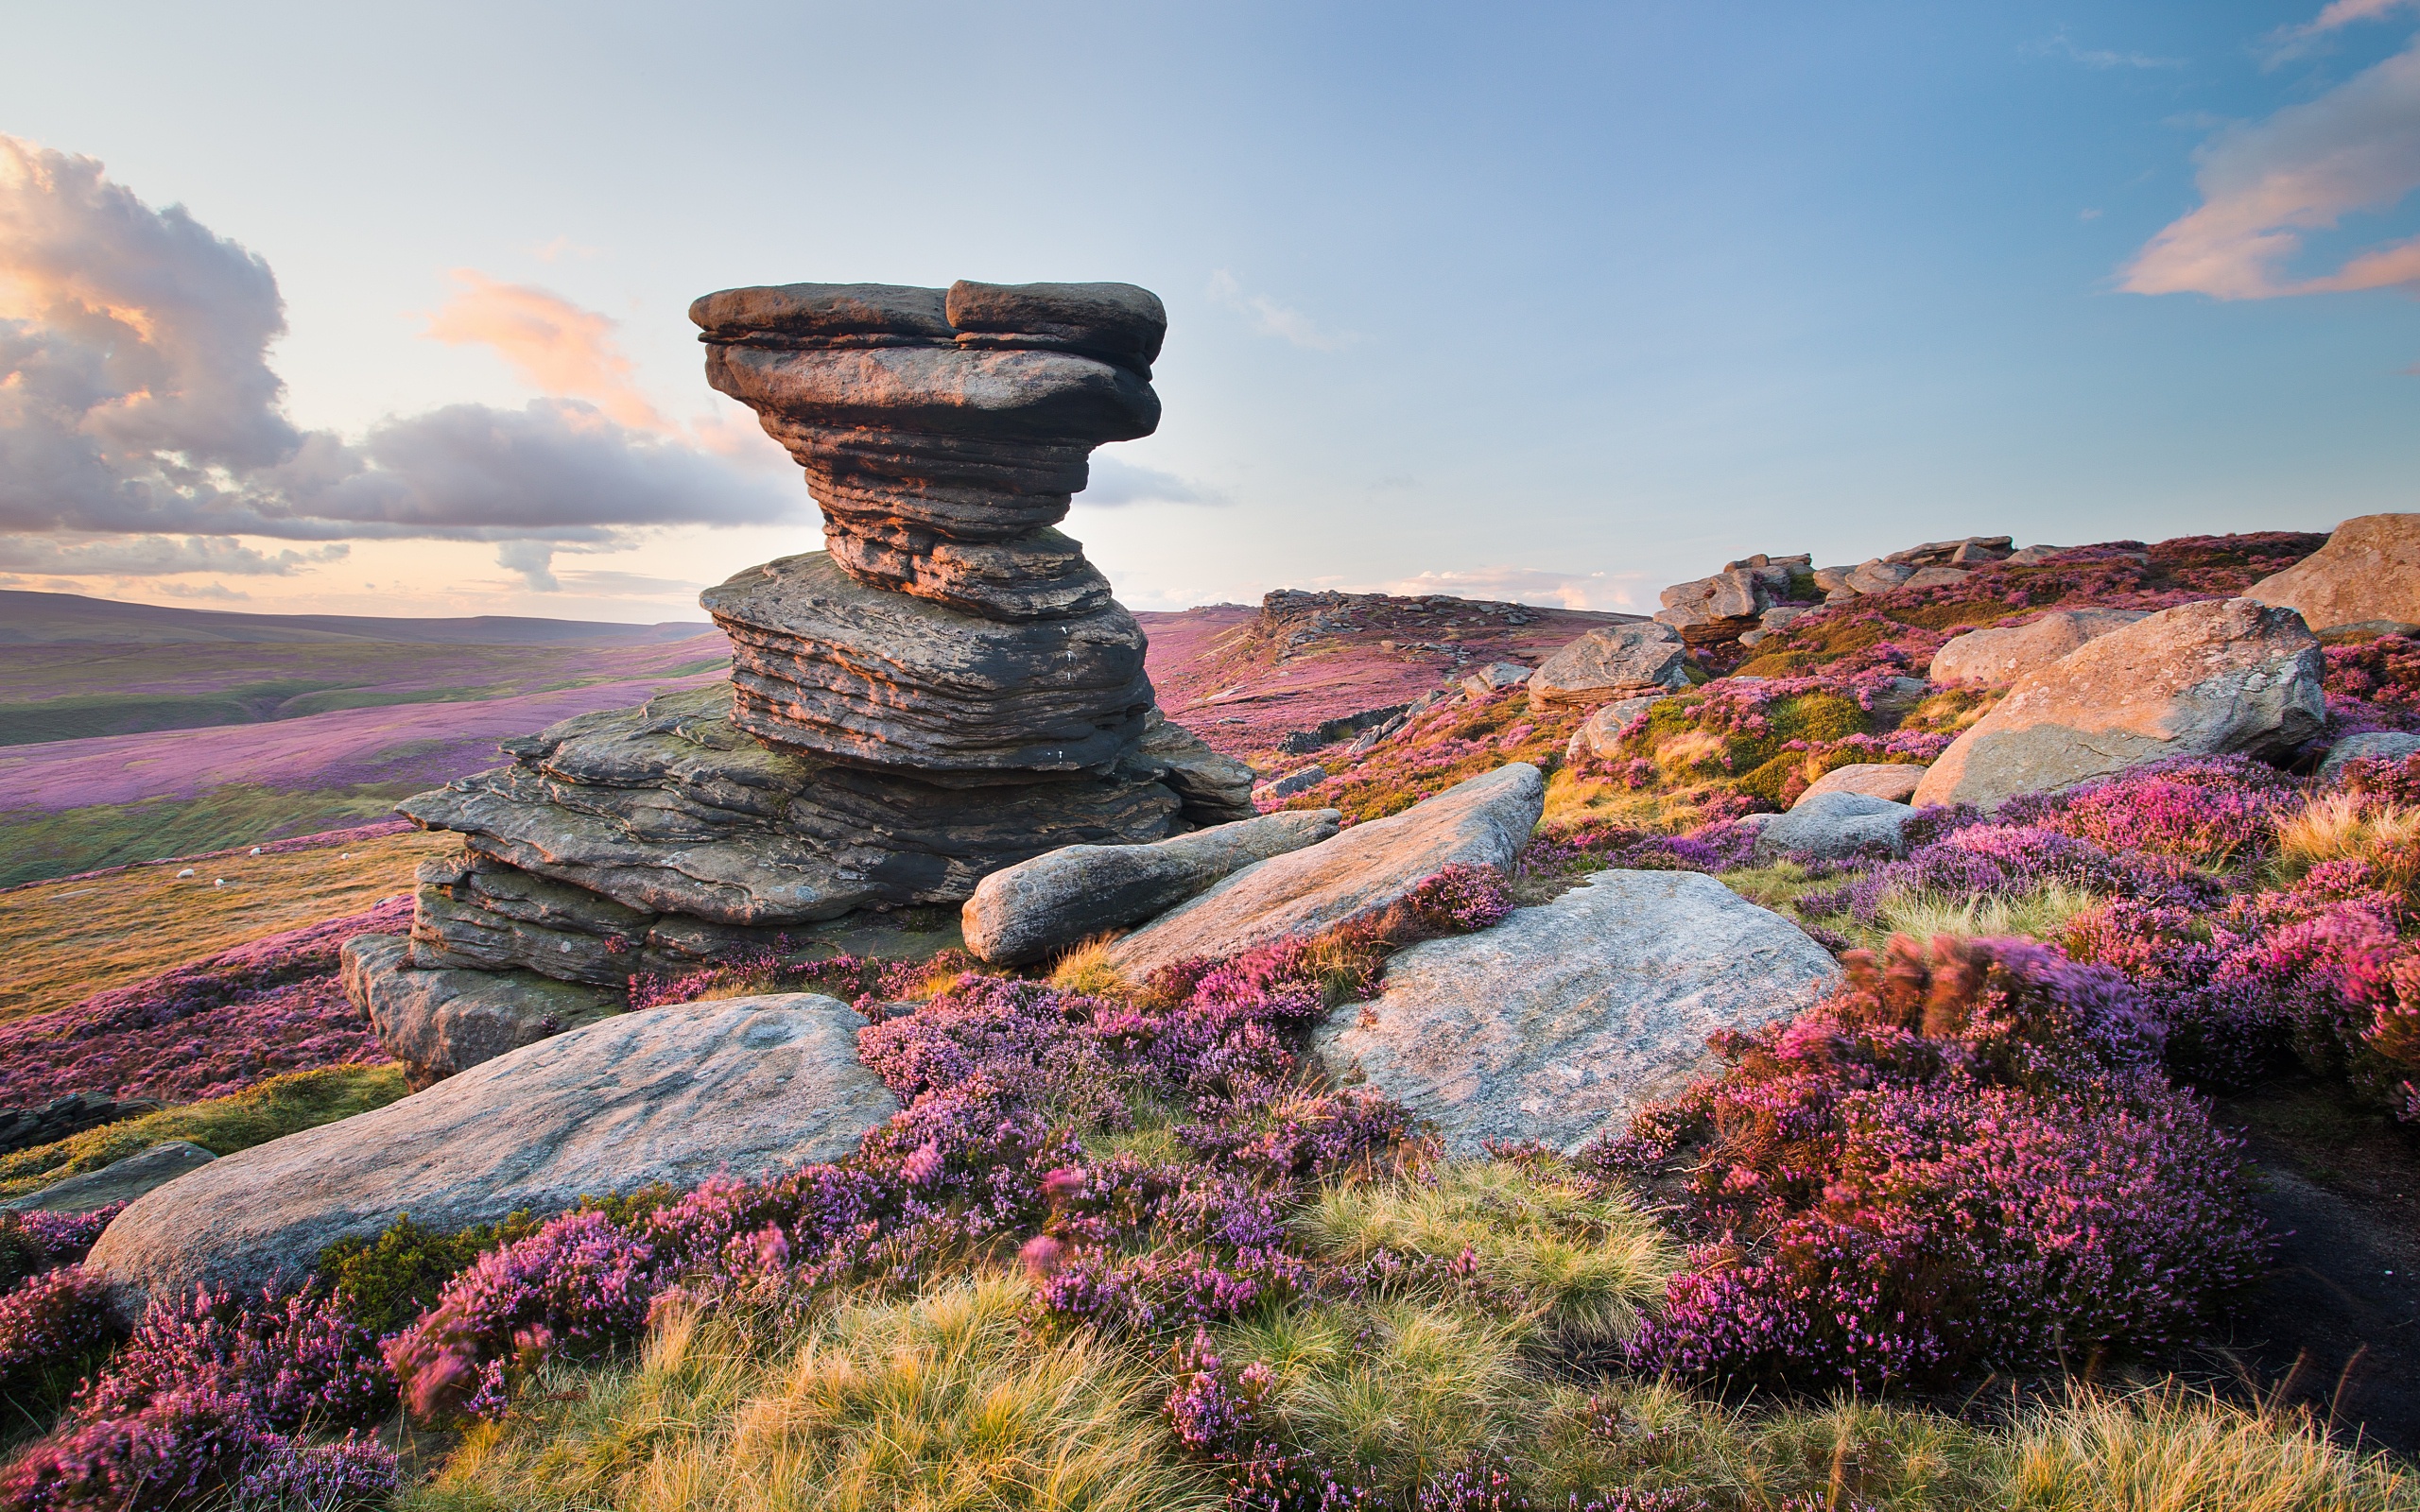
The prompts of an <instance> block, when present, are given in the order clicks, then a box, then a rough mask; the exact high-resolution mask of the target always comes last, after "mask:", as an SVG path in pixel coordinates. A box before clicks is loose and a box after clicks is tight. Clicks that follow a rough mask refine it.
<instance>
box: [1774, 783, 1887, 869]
mask: <svg viewBox="0 0 2420 1512" xmlns="http://www.w3.org/2000/svg"><path fill="white" fill-rule="evenodd" d="M1915 816H1916V811H1915V810H1914V809H1913V808H1910V806H1909V805H1907V804H1905V803H1894V802H1893V801H1892V800H1891V799H1885V798H1874V797H1872V796H1870V795H1868V794H1864V793H1852V792H1845V791H1841V790H1835V791H1833V792H1829V793H1822V794H1814V795H1810V797H1808V798H1806V799H1800V800H1799V801H1798V803H1797V804H1796V805H1795V806H1794V807H1792V808H1791V809H1790V811H1789V813H1787V814H1783V815H1779V816H1775V817H1773V818H1772V819H1771V820H1768V821H1767V822H1766V824H1765V826H1764V827H1763V828H1762V829H1761V830H1758V831H1757V832H1756V856H1757V858H1758V859H1759V860H1770V859H1772V858H1774V857H1777V856H1784V855H1806V856H1815V857H1818V858H1821V859H1825V860H1831V859H1836V858H1839V857H1841V856H1854V855H1863V854H1866V853H1868V852H1870V851H1886V852H1888V853H1889V854H1892V855H1894V856H1896V855H1905V854H1906V853H1907V850H1908V847H1907V843H1906V840H1905V838H1904V833H1905V831H1906V830H1907V827H1908V821H1909V820H1910V819H1912V818H1914V817H1915Z"/></svg>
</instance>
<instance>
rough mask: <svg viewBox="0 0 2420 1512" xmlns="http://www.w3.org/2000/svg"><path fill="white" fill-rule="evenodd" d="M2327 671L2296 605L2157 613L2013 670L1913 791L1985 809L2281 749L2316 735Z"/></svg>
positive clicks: (2228, 603) (2223, 603) (1929, 799)
mask: <svg viewBox="0 0 2420 1512" xmlns="http://www.w3.org/2000/svg"><path fill="white" fill-rule="evenodd" d="M2324 671H2325V662H2324V660H2323V658H2322V656H2321V654H2320V649H2319V639H2318V637H2316V636H2314V635H2312V634H2311V633H2310V631H2309V630H2308V628H2306V627H2304V625H2303V622H2302V617H2301V616H2300V615H2299V614H2297V613H2295V612H2294V611H2293V610H2286V609H2272V608H2269V607H2267V606H2265V605H2262V604H2259V603H2256V602H2255V601H2253V600H2251V599H2249V598H2230V599H2207V600H2204V601H2203V602H2201V603H2198V604H2185V605H2181V606H2179V607H2178V608H2175V609H2171V610H2162V611H2160V612H2159V613H2157V614H2152V615H2151V616H2149V617H2147V618H2144V619H2141V620H2137V621H2136V622H2135V623H2134V624H2132V625H2128V626H2125V627H2121V628H2119V629H2117V630H2113V631H2111V632H2110V633H2109V634H2106V635H2103V636H2100V637H2099V638H2098V639H2096V640H2093V641H2091V642H2089V643H2087V644H2084V645H2083V646H2082V647H2081V648H2079V649H2078V650H2075V651H2073V652H2070V653H2069V654H2068V655H2067V656H2066V657H2064V658H2062V659H2061V660H2060V661H2057V662H2052V663H2051V664H2050V665H2048V666H2047V667H2042V668H2039V669H2037V670H2036V671H2033V672H2031V673H2029V674H2027V675H2026V676H2025V677H2023V678H2021V679H2018V680H2017V683H2016V686H2015V687H2014V689H2013V690H2011V692H2010V693H2009V696H2007V697H2006V698H2005V699H2003V700H2001V702H2000V704H1999V706H1998V707H1997V708H1995V709H1994V710H1993V711H1992V712H1991V713H1987V714H1985V715H1984V716H1983V717H1982V718H1981V719H1980V720H1979V721H1978V722H1977V723H1976V724H1975V725H1974V726H1973V727H1972V728H1971V729H1969V730H1967V731H1966V732H1965V733H1964V734H1962V735H1960V736H1959V737H1958V739H1957V740H1956V741H1954V742H1952V743H1951V745H1950V747H1949V748H1948V749H1947V750H1945V751H1944V752H1942V754H1941V756H1940V758H1939V759H1938V760H1937V761H1935V762H1934V763H1933V765H1931V767H1930V768H1929V769H1927V771H1926V773H1925V778H1924V782H1922V783H1921V784H1920V785H1919V786H1918V787H1917V789H1916V802H1917V803H1918V804H1919V805H1924V804H1932V803H1973V804H1976V805H1978V806H1979V807H1983V808H1991V807H1993V806H1996V805H1997V804H1998V803H1999V802H2000V801H2001V800H2002V799H2007V798H2010V797H2013V796H2014V795H2015V794H2018V793H2037V792H2047V791H2050V790H2052V789H2056V788H2062V787H2067V786H2070V785H2072V784H2074V783H2077V782H2087V781H2089V780H2091V779H2093V778H2096V777H2106V776H2108V775H2109V774H2111V773H2112V772H2119V771H2123V770H2125V769H2126V768H2128V767H2130V766H2139V765H2143V764H2144V763H2146V762H2154V761H2160V760H2164V759H2166V758H2169V757H2172V756H2217V755H2224V754H2227V753H2230V752H2242V753H2244V754H2248V755H2253V756H2281V755H2284V754H2285V753H2287V752H2289V751H2290V750H2292V749H2293V748H2294V747H2296V746H2299V745H2301V744H2302V743H2303V742H2304V741H2306V740H2308V739H2310V738H2311V737H2312V736H2313V735H2315V734H2317V733H2319V730H2320V727H2321V723H2322V721H2323V718H2324V715H2325V706H2324V704H2323V701H2322V696H2321V689H2320V678H2321V675H2322V673H2323V672H2324Z"/></svg>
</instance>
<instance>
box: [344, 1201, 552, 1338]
mask: <svg viewBox="0 0 2420 1512" xmlns="http://www.w3.org/2000/svg"><path fill="white" fill-rule="evenodd" d="M536 1228H537V1223H536V1221H535V1220H534V1219H532V1218H531V1217H530V1216H529V1215H528V1214H527V1213H515V1214H513V1215H512V1216H511V1217H510V1218H507V1219H506V1220H505V1221H504V1222H503V1223H501V1224H482V1225H479V1226H478V1227H476V1228H474V1229H464V1230H463V1231H461V1232H460V1233H453V1234H446V1233H439V1232H438V1231H436V1230H435V1229H426V1228H423V1227H422V1226H421V1225H419V1224H417V1223H414V1222H413V1221H412V1218H411V1215H410V1214H409V1213H406V1214H405V1215H403V1216H402V1217H400V1218H397V1219H396V1220H395V1221H394V1222H393V1223H391V1224H389V1225H388V1226H387V1228H386V1229H383V1230H381V1231H380V1232H378V1233H376V1234H371V1235H365V1236H362V1237H360V1238H354V1239H339V1240H337V1242H336V1243H335V1244H332V1245H330V1246H328V1247H327V1248H325V1249H322V1250H321V1251H320V1258H319V1262H318V1263H317V1265H315V1266H314V1267H313V1273H314V1274H315V1275H316V1276H318V1278H319V1279H320V1282H321V1283H322V1284H323V1285H324V1286H325V1287H326V1288H327V1289H328V1291H329V1293H330V1295H331V1296H332V1297H335V1299H336V1301H337V1305H338V1306H340V1307H341V1308H342V1309H343V1310H344V1312H345V1314H346V1315H347V1316H349V1317H351V1318H352V1319H353V1320H354V1322H355V1323H357V1324H359V1325H360V1326H361V1327H363V1328H364V1329H367V1330H368V1331H369V1332H372V1334H375V1335H377V1336H379V1337H381V1338H383V1337H385V1336H387V1335H389V1334H391V1333H395V1332H401V1331H402V1330H403V1329H404V1328H405V1327H406V1326H407V1325H409V1324H410V1323H411V1322H412V1321H413V1320H414V1319H415V1318H417V1317H419V1316H420V1315H421V1314H423V1313H425V1312H426V1311H428V1310H429V1309H430V1308H431V1307H434V1306H435V1305H436V1304H437V1299H438V1297H439V1294H440V1293H441V1292H442V1290H443V1289H444V1286H445V1283H446V1282H448V1281H450V1280H453V1279H454V1278H455V1277H456V1276H458V1275H459V1274H460V1273H461V1272H462V1271H463V1270H464V1269H465V1268H467V1267H468V1266H469V1265H470V1263H472V1262H473V1261H474V1260H476V1259H477V1258H478V1257H479V1255H480V1253H481V1252H482V1251H484V1250H489V1249H493V1248H495V1247H497V1246H501V1245H507V1244H510V1243H512V1242H513V1241H514V1240H517V1239H524V1238H527V1236H528V1235H529V1234H530V1233H531V1232H533V1231H534V1230H535V1229H536Z"/></svg>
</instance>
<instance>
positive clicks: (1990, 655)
mask: <svg viewBox="0 0 2420 1512" xmlns="http://www.w3.org/2000/svg"><path fill="white" fill-rule="evenodd" d="M2145 617H2146V615H2145V613H2144V611H2143V610H2135V609H2063V610H2052V611H2051V612H2050V613H2048V614H2045V615H2043V616H2042V617H2041V618H2040V619H2038V620H2035V621H2034V622H2033V623H2032V624H2031V625H2018V626H2013V627H2010V628H2008V629H1996V630H1970V631H1968V632H1967V633H1966V634H1964V635H1961V636H1958V637H1956V638H1954V639H1952V640H1951V641H1950V642H1949V643H1948V644H1945V645H1944V646H1943V647H1942V648H1941V649H1940V650H1938V651H1936V652H1934V653H1933V658H1932V667H1931V669H1930V672H1931V677H1932V680H1933V681H1935V682H2014V681H2015V680H2016V679H2019V678H2021V677H2023V676H2025V675H2026V674H2027V673H2029V672H2031V671H2034V670H2035V669H2037V668H2040V667H2047V666H2048V665H2049V664H2050V663H2051V662H2056V661H2058V660H2059V659H2060V658H2061V657H2064V656H2066V654H2067V653H2068V652H2070V651H2073V650H2075V649H2076V648H2077V647H2078V646H2080V645H2083V644H2084V643H2085V642H2087V641H2093V640H2098V639H2100V637H2101V636H2104V635H2107V634H2108V633H2109V632H2110V631H2112V630H2119V629H2123V628H2125V627H2127V626H2129V625H2132V624H2134V623H2135V621H2136V620H2139V619H2143V618H2145Z"/></svg>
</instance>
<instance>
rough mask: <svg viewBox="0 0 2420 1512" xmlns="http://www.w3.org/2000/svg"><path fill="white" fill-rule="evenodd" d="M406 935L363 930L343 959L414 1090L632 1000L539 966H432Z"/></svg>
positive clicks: (357, 995) (352, 990)
mask: <svg viewBox="0 0 2420 1512" xmlns="http://www.w3.org/2000/svg"><path fill="white" fill-rule="evenodd" d="M409 957H410V943H409V942H408V941H407V940H406V939H404V938H403V937H402V936H396V935H356V936H354V937H353V938H351V939H349V940H347V941H345V942H344V950H343V952H342V953H341V954H340V955H339V957H338V959H339V962H340V964H341V967H342V971H343V973H344V989H345V995H346V996H347V997H349V998H351V999H352V1000H353V1005H354V1007H356V1008H359V1009H360V1010H361V1011H362V1014H363V1016H364V1017H366V1018H368V1019H369V1021H370V1028H371V1032H372V1033H373V1034H375V1035H377V1037H378V1043H379V1044H380V1045H381V1046H382V1047H384V1048H385V1050H386V1052H387V1054H389V1055H390V1056H392V1057H395V1058H396V1059H397V1060H399V1061H402V1062H403V1065H404V1083H405V1085H406V1086H408V1087H410V1088H411V1089H412V1090H413V1091H420V1090H422V1089H423V1088H425V1087H429V1086H433V1085H435V1084H436V1083H438V1082H440V1081H442V1080H444V1079H445V1078H446V1077H448V1076H451V1075H454V1074H456V1073H458V1072H464V1071H468V1070H470V1069H471V1068H472V1067H473V1066H475V1065H477V1064H479V1063H480V1062H481V1061H485V1060H493V1059H494V1058H495V1057H498V1056H500V1055H503V1054H504V1053H505V1052H506V1051H508V1050H517V1049H519V1048H520V1047H521V1046H523V1045H526V1044H534V1043H536V1042H537V1041H538V1040H544V1039H545V1038H546V1037H548V1036H549V1035H555V1034H560V1033H562V1031H563V1030H565V1029H570V1028H576V1027H578V1026H579V1025H580V1024H583V1023H593V1022H596V1020H598V1019H601V1018H603V1017H605V1016H606V1015H608V1014H611V1013H615V1012H618V1011H620V1009H621V1007H622V1005H624V1003H626V1002H627V1001H628V1000H627V998H626V997H625V996H624V994H622V993H619V992H616V991H614V990H613V989H612V988H598V987H587V986H583V985H581V984H579V983H577V982H558V981H556V980H555V979H554V978H553V977H550V976H540V975H539V974H538V973H537V972H535V971H467V970H458V969H456V968H452V967H438V968H434V969H424V968H421V967H416V966H413V965H412V964H411V963H410V958H409Z"/></svg>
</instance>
